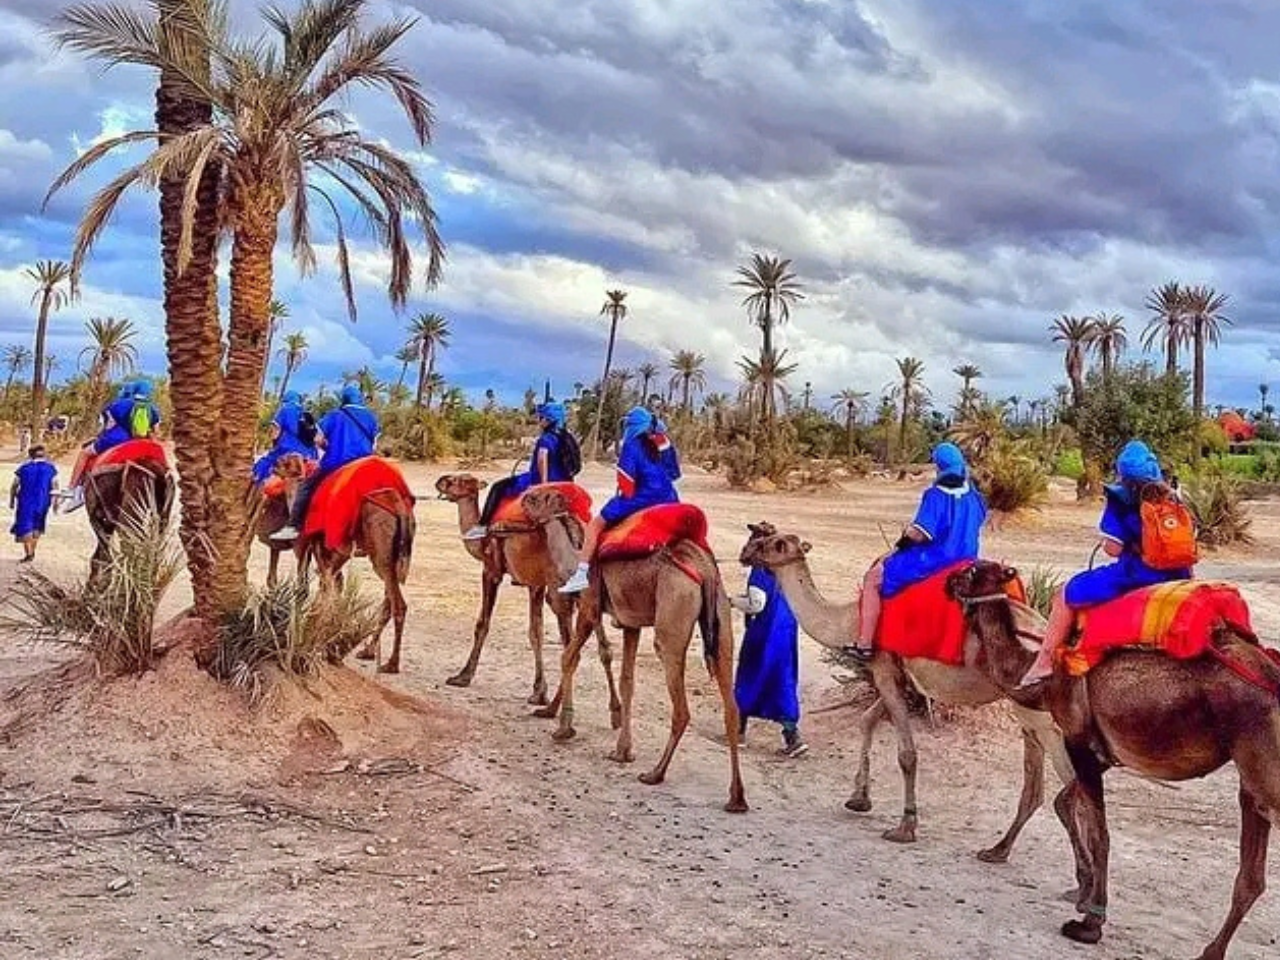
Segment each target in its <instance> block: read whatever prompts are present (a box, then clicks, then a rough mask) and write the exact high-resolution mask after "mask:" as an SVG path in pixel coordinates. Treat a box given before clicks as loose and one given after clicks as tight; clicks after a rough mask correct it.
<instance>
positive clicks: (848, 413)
mask: <svg viewBox="0 0 1280 960" xmlns="http://www.w3.org/2000/svg"><path fill="white" fill-rule="evenodd" d="M868 396H869V394H866V393H862V392H860V391H858V390H854V389H852V388H850V387H845V389H843V390H841V391H840V392H839V393H834V394H832V395H831V399H832V400H834V401H835V406H833V407H832V411H833V412H834V413H838V414H843V415H844V439H845V454H846V456H848V457H850V458H852V457H853V427H854V425H855V424H856V423H857V422H858V418H859V417H861V416H862V414H863V412H864V411H865V410H866V409H867V397H868Z"/></svg>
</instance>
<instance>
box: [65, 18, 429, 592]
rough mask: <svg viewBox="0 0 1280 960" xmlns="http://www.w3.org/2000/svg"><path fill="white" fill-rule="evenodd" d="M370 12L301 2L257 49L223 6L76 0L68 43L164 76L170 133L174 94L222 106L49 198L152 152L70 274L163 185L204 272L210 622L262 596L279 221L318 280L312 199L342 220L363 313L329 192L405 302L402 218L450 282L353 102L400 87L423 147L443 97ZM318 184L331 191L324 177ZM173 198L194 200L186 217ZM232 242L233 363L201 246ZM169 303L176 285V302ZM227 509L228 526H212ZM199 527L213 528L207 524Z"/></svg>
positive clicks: (179, 354)
mask: <svg viewBox="0 0 1280 960" xmlns="http://www.w3.org/2000/svg"><path fill="white" fill-rule="evenodd" d="M367 6H368V2H367V0H304V2H302V3H300V4H298V5H296V6H295V7H293V8H291V9H289V10H288V11H285V10H284V9H282V8H279V7H277V8H271V9H268V10H267V11H265V12H264V14H263V18H264V20H265V23H266V26H267V28H268V29H267V30H266V31H265V33H266V36H262V37H255V38H254V40H253V41H252V42H251V43H245V42H240V41H237V40H235V39H233V38H231V37H230V36H229V34H228V30H229V26H228V23H229V21H228V18H226V17H225V16H223V13H224V11H223V5H222V4H221V3H216V4H206V3H205V2H204V0H157V9H158V12H159V13H160V14H161V15H162V17H163V18H165V20H164V22H163V23H159V24H158V23H157V18H156V17H155V16H154V15H152V14H148V13H142V12H138V11H136V10H135V9H134V8H133V7H132V6H123V5H116V4H103V5H92V4H88V5H81V6H73V7H71V8H69V9H67V10H65V11H63V13H62V14H61V15H60V17H59V26H58V29H57V30H56V36H57V38H58V40H59V41H60V42H61V43H62V45H63V46H66V47H70V48H71V49H73V50H76V51H79V52H82V53H86V54H88V55H90V56H92V57H94V58H96V59H99V60H101V61H103V62H105V63H106V64H107V65H108V66H115V65H119V64H132V65H136V66H143V67H146V68H148V69H157V68H158V70H159V72H160V75H161V77H162V79H163V80H164V82H162V85H161V90H160V91H159V92H158V94H157V114H162V113H164V114H167V119H168V121H169V122H170V123H171V124H176V120H177V116H176V114H177V113H178V112H179V111H178V110H177V108H176V107H174V106H173V105H172V104H169V105H168V106H166V105H165V104H164V103H163V102H162V98H163V97H164V96H165V95H166V83H167V85H168V95H170V96H172V95H175V94H176V95H180V96H181V97H183V98H185V99H186V100H192V101H197V102H199V101H207V104H208V107H209V109H208V112H204V107H203V105H201V109H200V110H196V109H195V108H193V109H192V110H191V111H190V112H189V113H188V114H187V115H185V117H184V118H185V119H186V120H187V121H189V122H188V123H187V124H186V126H185V127H184V128H182V129H177V128H176V126H175V127H172V128H171V129H169V130H167V131H164V130H144V131H135V132H130V133H125V134H122V135H120V136H116V137H111V138H109V139H107V140H104V141H103V142H101V143H98V144H96V145H94V146H93V147H91V148H90V149H88V150H86V151H85V152H84V153H83V154H82V155H81V156H80V157H79V158H78V159H77V160H76V161H75V162H74V163H72V164H71V166H70V167H68V168H67V169H66V170H65V171H64V172H63V173H62V174H61V175H60V176H59V177H58V178H57V180H55V181H54V183H53V186H52V187H51V188H50V194H51V195H52V194H53V193H56V192H57V191H58V190H60V189H62V188H63V187H64V186H66V185H67V184H68V183H69V182H71V181H72V180H74V179H75V178H76V177H78V176H79V175H80V174H81V173H83V172H84V171H85V170H86V169H87V168H89V167H90V166H93V165H94V164H96V163H97V162H98V161H100V160H101V159H103V158H104V157H106V156H107V155H109V154H112V153H114V152H115V151H116V150H117V149H118V148H120V147H122V146H126V145H130V144H135V143H140V142H153V143H154V147H153V149H152V150H151V152H150V154H149V155H148V156H147V157H146V158H145V159H144V160H143V161H142V162H141V163H139V164H137V165H135V166H133V167H130V168H128V169H126V170H125V171H123V172H122V173H120V174H119V175H118V176H116V178H115V179H114V180H112V181H111V183H110V184H108V185H107V187H106V188H105V189H103V190H102V191H101V192H100V193H98V194H97V195H96V196H95V197H94V198H93V199H92V200H91V201H90V203H89V206H88V208H87V209H86V212H85V216H84V219H83V221H82V222H81V224H80V227H79V229H78V231H77V235H76V242H75V249H74V253H73V256H72V260H71V265H72V273H73V280H74V279H75V278H77V277H79V275H80V273H81V270H82V268H83V265H84V261H85V259H86V257H87V256H88V254H89V252H90V250H91V249H92V247H93V244H94V242H95V240H96V239H97V238H98V237H99V235H100V234H101V233H102V231H103V230H104V229H105V227H106V225H107V223H108V221H109V220H110V218H111V215H112V213H113V212H114V211H115V209H116V207H117V206H118V205H119V201H120V199H121V197H122V196H123V195H124V194H125V193H126V192H127V191H128V190H129V188H130V187H133V186H135V185H144V186H145V185H150V184H156V183H160V184H161V186H162V199H161V204H162V235H164V239H163V246H164V250H165V253H166V260H165V272H166V275H167V276H170V277H176V276H180V275H181V274H183V273H184V272H185V271H186V269H187V268H188V267H189V266H192V265H193V264H194V265H195V266H196V267H197V269H198V270H200V271H202V272H203V271H205V269H206V268H208V272H207V273H202V276H203V285H202V287H201V289H200V290H198V291H194V292H188V296H189V297H191V298H192V299H193V301H194V302H188V303H185V304H174V306H175V307H183V308H185V309H186V310H187V311H188V314H187V315H186V318H185V319H184V320H183V321H182V322H181V323H179V322H176V321H174V320H171V321H170V323H169V330H168V333H169V341H170V371H171V373H172V376H173V381H174V388H175V389H174V393H175V407H176V408H175V417H174V419H175V420H176V421H180V420H183V418H184V416H186V414H188V413H191V412H192V410H193V408H194V407H195V406H197V405H198V404H201V403H202V404H205V405H207V406H211V407H212V411H211V415H210V414H197V415H196V417H195V419H194V420H193V421H192V423H191V424H188V426H195V427H197V428H199V427H200V426H203V427H204V432H203V433H199V432H190V431H183V433H181V434H177V435H175V441H176V446H177V448H178V457H179V464H178V467H179V474H180V476H181V477H182V479H183V487H182V493H183V497H182V501H183V505H184V514H185V509H186V507H187V506H188V504H193V506H192V509H193V516H192V518H190V520H189V522H187V523H186V524H185V527H186V533H187V534H188V535H187V536H186V537H184V542H185V543H186V544H187V548H188V559H189V561H190V565H191V566H192V574H193V579H194V581H195V582H194V588H195V594H196V605H197V612H198V613H201V614H206V615H214V614H217V613H220V612H225V611H226V610H228V609H232V608H234V607H237V606H239V604H240V602H241V601H242V599H243V597H244V594H245V591H246V590H247V587H248V579H247V563H248V551H249V542H250V537H251V530H252V524H251V523H249V514H248V511H249V506H250V504H249V500H248V498H247V497H246V496H245V485H246V482H247V481H246V479H245V478H246V477H248V476H249V475H250V468H251V465H252V459H253V452H254V451H253V447H254V439H255V435H256V427H257V415H258V399H257V395H256V390H257V389H258V387H259V385H260V383H261V381H262V369H263V366H264V364H265V361H266V357H265V355H264V352H263V349H264V343H265V340H266V334H267V329H268V326H269V322H270V303H271V291H272V275H273V262H272V255H273V252H274V250H275V247H276V239H277V236H278V234H279V230H280V218H281V215H282V214H284V213H285V212H286V211H287V212H288V213H289V217H288V220H287V229H288V233H289V238H290V240H291V246H292V250H293V254H294V259H295V260H296V261H297V263H298V264H299V266H300V268H301V269H302V272H303V273H304V274H308V273H311V272H313V271H314V269H315V266H316V256H315V250H314V248H313V246H312V243H311V232H310V231H311V224H312V218H311V213H310V205H311V202H312V199H313V197H314V198H315V199H318V200H319V201H320V203H321V206H322V208H323V209H325V210H327V211H328V212H329V213H330V214H332V216H333V220H334V225H335V226H334V231H335V248H336V250H337V253H338V258H337V259H338V276H339V279H340V282H341V284H342V288H343V292H344V295H345V299H346V302H347V309H348V312H349V313H350V314H351V315H352V317H354V316H355V295H354V286H353V281H352V277H351V271H350V259H349V250H348V245H347V240H346V233H345V230H344V228H343V224H342V217H341V209H340V207H339V206H338V204H337V203H336V202H335V200H334V199H333V197H332V195H331V194H330V192H329V191H330V190H331V189H335V188H336V189H340V190H341V191H343V192H345V193H346V194H347V195H348V196H349V198H350V200H351V201H352V202H353V204H354V206H355V207H356V208H357V209H358V210H359V211H360V212H361V213H362V214H363V215H364V216H365V217H366V218H367V220H368V221H369V222H370V223H371V224H372V225H373V227H374V234H375V236H376V237H377V239H378V241H379V243H380V244H381V245H382V246H383V247H384V248H386V250H387V251H388V252H389V254H390V259H389V264H390V267H389V270H388V275H389V277H388V294H389V296H390V299H391V301H392V304H393V305H394V306H396V307H401V306H403V304H404V303H405V301H406V299H407V297H408V293H409V290H410V287H411V284H412V277H413V271H412V251H411V249H410V244H409V238H408V236H407V230H406V221H408V222H409V223H410V224H412V225H413V227H414V228H415V229H417V230H419V231H420V232H421V233H422V235H423V236H424V238H425V240H426V244H427V253H428V265H427V270H426V272H425V276H426V280H427V283H428V285H432V284H434V283H436V282H438V279H439V275H440V270H441V266H442V261H443V254H444V247H443V242H442V241H441V239H440V236H439V234H438V232H437V230H436V215H435V210H434V209H433V207H432V204H431V199H430V197H429V195H428V193H427V190H426V188H425V187H424V186H423V184H422V182H421V181H420V180H419V178H418V174H417V172H416V170H415V168H414V167H413V165H412V164H410V163H409V161H407V160H405V159H404V158H403V157H401V156H399V155H397V154H396V153H395V151H394V150H392V149H391V148H389V147H388V146H386V145H385V141H383V140H381V139H376V140H375V139H372V138H366V137H365V136H362V133H361V131H360V130H359V129H358V128H356V127H355V126H354V125H353V124H352V123H351V120H350V118H349V115H348V113H347V111H345V110H344V109H342V106H343V105H344V104H345V98H346V96H347V95H348V94H349V93H350V92H351V91H352V90H354V89H357V88H362V87H368V88H372V89H374V90H376V91H379V92H382V93H387V94H390V95H391V96H393V97H394V98H395V100H396V102H397V104H398V106H399V108H400V109H401V110H402V111H403V112H404V114H405V116H406V117H407V118H408V120H409V124H410V127H411V129H412V132H413V135H414V139H415V141H416V142H417V144H418V145H419V146H425V145H426V144H427V143H428V142H429V141H430V138H431V128H432V125H433V122H434V121H433V117H432V112H431V104H430V103H429V101H428V100H427V99H426V97H425V96H424V95H423V93H422V90H421V88H420V86H419V84H418V82H417V80H416V79H415V78H414V77H413V76H412V75H411V74H410V73H409V72H408V71H406V70H405V69H404V68H403V67H402V66H401V65H400V64H398V63H397V62H396V61H395V60H394V58H393V56H392V48H393V47H394V46H395V45H396V43H397V42H398V41H399V40H400V38H401V37H403V36H404V35H405V33H406V32H407V31H408V30H409V29H410V27H411V26H412V25H413V21H412V20H410V19H401V20H397V21H395V22H393V23H390V24H388V25H384V26H379V27H374V28H371V29H362V28H361V26H360V24H359V19H360V15H361V13H362V12H363V11H364V9H365V8H366V7H367ZM175 24H176V26H177V27H178V29H173V28H174V26H175ZM272 35H274V42H273V41H272V39H271V37H272ZM161 119H162V120H163V119H164V117H163V116H162V117H161ZM317 175H320V176H321V177H323V185H322V184H320V183H316V182H314V179H315V177H316V176H317ZM166 187H168V188H170V189H169V192H168V193H167V194H166V193H165V191H164V188H166ZM173 188H177V189H176V192H175V189H173ZM202 200H204V201H205V202H201V201H202ZM175 203H180V207H179V209H178V211H177V214H176V219H175V214H174V209H173V204H175ZM211 206H212V209H211ZM210 215H211V216H210ZM219 233H221V235H223V236H228V237H229V238H230V244H231V271H230V277H231V280H230V288H231V289H230V297H229V303H230V317H229V320H228V323H227V343H228V349H227V350H226V366H225V370H224V369H223V368H222V366H221V360H222V354H223V351H222V344H221V340H220V334H217V333H216V331H217V330H218V327H217V318H216V312H215V311H216V308H215V306H214V303H215V301H214V300H213V291H212V290H210V289H209V285H210V284H211V283H212V282H213V273H212V269H211V268H212V263H213V256H214V253H215V246H214V245H213V244H210V245H209V246H208V249H207V251H206V250H205V249H204V247H203V246H202V241H204V240H205V238H206V237H208V236H210V235H213V236H214V237H216V236H217V235H218V234H219ZM173 296H174V294H173V291H172V289H167V290H166V309H168V307H169V305H170V300H171V299H172V298H173ZM179 398H181V402H178V401H179ZM215 426H216V429H214V427H215ZM184 460H185V461H187V469H185V470H184V469H183V461H184ZM188 493H189V494H190V496H188ZM215 515H216V517H217V521H218V522H217V523H212V522H210V521H211V518H212V517H213V516H215ZM184 519H188V518H186V517H185V515H184ZM197 521H198V522H197ZM200 524H203V525H204V529H203V530H200V529H194V528H196V527H198V526H199V525H200ZM193 534H199V535H203V536H204V537H205V538H207V539H206V542H207V545H208V549H207V550H206V549H204V548H203V547H199V548H197V546H196V544H195V543H194V539H193V536H192V535H193ZM197 554H198V556H197ZM214 555H216V557H217V563H216V564H214V563H213V562H212V557H213V556H214Z"/></svg>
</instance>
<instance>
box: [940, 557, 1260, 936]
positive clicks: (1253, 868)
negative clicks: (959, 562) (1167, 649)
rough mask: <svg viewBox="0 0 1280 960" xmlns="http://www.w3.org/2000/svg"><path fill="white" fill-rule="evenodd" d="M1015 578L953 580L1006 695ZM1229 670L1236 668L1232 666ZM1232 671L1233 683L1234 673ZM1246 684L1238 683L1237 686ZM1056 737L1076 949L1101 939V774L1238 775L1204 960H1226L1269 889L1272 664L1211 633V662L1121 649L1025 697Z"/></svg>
mask: <svg viewBox="0 0 1280 960" xmlns="http://www.w3.org/2000/svg"><path fill="white" fill-rule="evenodd" d="M1016 575H1017V571H1015V570H1013V569H1012V568H1009V567H1004V566H1002V565H1000V564H996V563H981V564H979V565H977V566H975V567H973V568H972V569H971V570H969V571H966V572H965V573H963V574H958V575H957V576H956V577H955V578H953V581H952V584H951V590H952V592H953V594H954V595H955V596H957V597H959V598H961V599H963V600H966V601H967V606H968V609H969V618H970V622H971V624H972V625H973V628H974V631H975V632H976V633H977V634H978V636H979V637H980V638H981V639H982V643H983V646H984V649H985V651H986V653H987V657H988V659H989V660H990V662H991V664H992V670H993V673H994V674H995V675H996V676H997V677H998V678H999V682H1000V683H1001V684H1002V686H1004V688H1005V689H1006V690H1011V689H1012V688H1013V687H1014V686H1015V685H1016V684H1017V683H1018V682H1019V679H1020V678H1021V677H1022V675H1023V672H1024V671H1025V670H1026V668H1027V667H1028V666H1029V665H1030V659H1031V658H1030V655H1029V654H1027V653H1026V652H1025V651H1024V649H1023V647H1022V645H1021V644H1020V643H1018V639H1017V636H1016V635H1015V632H1014V624H1013V619H1012V612H1011V610H1010V605H1009V603H1008V601H1007V600H1005V599H1003V596H1002V593H1003V590H1002V588H1003V585H1004V584H1005V583H1006V582H1008V581H1009V580H1010V579H1011V578H1012V577H1014V576H1016ZM1233 666H1234V667H1235V668H1236V669H1232V667H1233ZM1237 671H1238V672H1237ZM1241 674H1243V675H1245V676H1247V677H1248V678H1249V679H1245V677H1244V676H1241ZM1031 696H1038V697H1040V698H1042V700H1043V704H1044V705H1045V706H1047V707H1048V709H1049V710H1050V712H1051V713H1052V714H1053V717H1054V719H1055V720H1056V721H1057V722H1058V725H1059V726H1060V727H1061V728H1062V732H1063V736H1064V737H1065V739H1066V746H1067V752H1068V753H1069V755H1070V757H1071V763H1072V766H1073V767H1074V769H1075V780H1074V781H1073V782H1072V783H1071V784H1070V785H1069V786H1068V787H1067V788H1066V789H1065V790H1064V793H1065V794H1067V804H1068V807H1069V809H1070V811H1071V814H1072V816H1073V819H1074V820H1075V822H1076V824H1077V826H1078V828H1079V831H1080V837H1079V842H1078V843H1075V842H1073V847H1074V848H1075V858H1076V874H1077V876H1078V877H1079V878H1080V891H1081V895H1080V898H1079V900H1078V901H1077V904H1076V909H1077V911H1078V912H1079V913H1081V914H1083V917H1084V918H1083V919H1082V920H1069V921H1068V922H1067V923H1065V924H1063V927H1062V933H1063V935H1064V936H1066V937H1068V938H1070V939H1072V940H1076V941H1079V942H1081V943H1097V942H1098V941H1099V940H1100V939H1102V926H1103V923H1104V922H1105V921H1106V910H1107V858H1108V854H1109V851H1110V837H1109V835H1108V831H1107V818H1106V807H1105V804H1104V799H1103V789H1102V775H1103V773H1104V772H1105V771H1106V770H1107V769H1108V768H1109V767H1111V766H1115V765H1123V766H1124V767H1127V768H1129V769H1130V770H1133V771H1135V772H1137V773H1140V774H1142V775H1144V776H1147V777H1151V778H1153V779H1157V780H1190V779H1194V778H1198V777H1204V776H1207V775H1208V774H1210V773H1212V772H1213V771H1215V770H1217V769H1218V768H1219V767H1222V766H1225V765H1226V764H1227V763H1228V762H1234V763H1235V765H1236V771H1237V772H1238V774H1239V776H1240V792H1239V802H1240V819H1241V822H1240V866H1239V870H1238V872H1237V874H1236V881H1235V887H1234V889H1233V891H1232V895H1231V909H1230V911H1229V912H1228V913H1227V917H1226V920H1225V921H1224V922H1223V925H1222V928H1221V929H1220V930H1219V931H1218V935H1217V936H1216V937H1214V938H1213V940H1212V941H1211V942H1210V943H1209V945H1208V946H1206V947H1205V948H1204V951H1203V952H1202V953H1201V954H1200V960H1223V958H1224V957H1226V954H1227V945H1228V944H1229V943H1230V941H1231V937H1232V936H1233V935H1234V934H1235V931H1236V928H1237V927H1239V925H1240V922H1241V921H1242V920H1243V919H1244V917H1245V914H1246V913H1248V911H1249V908H1250V907H1251V906H1253V904H1254V902H1255V901H1256V900H1257V899H1258V897H1259V896H1260V895H1261V894H1262V891H1263V890H1264V889H1265V887H1266V869H1267V840H1268V837H1269V834H1270V830H1271V823H1272V821H1274V820H1276V819H1277V818H1280V663H1277V662H1276V661H1274V660H1272V659H1270V657H1269V656H1268V652H1267V651H1266V650H1265V649H1264V648H1262V647H1260V646H1259V645H1258V643H1257V642H1256V640H1255V639H1254V638H1253V637H1249V636H1244V635H1241V634H1240V633H1238V632H1236V631H1235V630H1232V629H1230V628H1229V627H1226V626H1223V627H1221V628H1219V630H1218V631H1217V633H1216V635H1215V636H1214V638H1213V644H1212V649H1211V651H1210V653H1209V654H1206V655H1205V656H1202V657H1200V658H1197V659H1192V660H1176V659H1174V658H1172V657H1169V656H1166V655H1165V654H1162V653H1159V652H1156V651H1151V650H1139V649H1131V650H1119V651H1116V652H1113V653H1111V654H1110V655H1109V656H1108V657H1107V659H1105V660H1104V661H1103V662H1102V663H1100V664H1098V665H1097V666H1095V667H1093V668H1092V669H1091V670H1090V671H1089V673H1088V674H1087V675H1086V676H1084V677H1079V678H1077V677H1069V676H1066V675H1065V674H1057V675H1055V676H1054V677H1053V678H1052V679H1051V680H1050V681H1048V682H1047V683H1046V684H1043V685H1041V689H1040V690H1038V691H1036V692H1034V693H1033V694H1031Z"/></svg>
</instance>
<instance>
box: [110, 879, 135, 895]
mask: <svg viewBox="0 0 1280 960" xmlns="http://www.w3.org/2000/svg"><path fill="white" fill-rule="evenodd" d="M132 882H133V881H131V880H130V879H129V878H128V877H113V878H112V879H111V881H110V882H108V883H107V889H108V890H109V891H111V892H112V893H118V892H120V891H121V890H123V889H124V888H125V887H127V886H129V884H130V883H132Z"/></svg>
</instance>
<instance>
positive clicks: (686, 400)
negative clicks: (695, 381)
mask: <svg viewBox="0 0 1280 960" xmlns="http://www.w3.org/2000/svg"><path fill="white" fill-rule="evenodd" d="M682 386H683V388H684V394H683V400H682V401H681V403H680V409H681V410H683V411H684V412H685V413H688V412H689V375H688V374H687V373H686V374H685V375H684V384H683V385H682ZM641 402H643V401H641Z"/></svg>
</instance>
